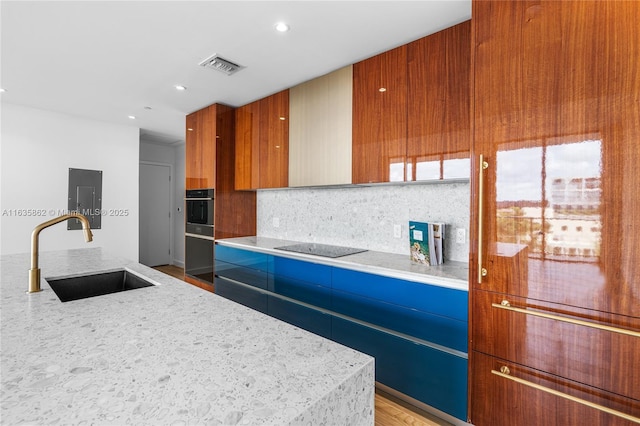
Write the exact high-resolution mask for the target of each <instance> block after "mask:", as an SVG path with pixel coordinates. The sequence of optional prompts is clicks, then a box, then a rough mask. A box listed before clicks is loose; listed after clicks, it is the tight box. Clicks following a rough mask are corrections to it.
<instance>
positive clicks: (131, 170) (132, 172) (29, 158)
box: [0, 103, 139, 261]
mask: <svg viewBox="0 0 640 426" xmlns="http://www.w3.org/2000/svg"><path fill="white" fill-rule="evenodd" d="M1 114H2V131H1V143H2V151H1V152H2V158H1V159H0V162H1V165H2V171H1V175H2V177H1V179H0V182H1V189H2V194H1V197H0V198H1V206H0V209H1V210H2V217H1V221H0V223H1V227H2V234H1V235H2V241H1V244H0V252H1V253H2V254H9V253H21V252H29V250H30V241H31V238H30V237H31V231H32V230H33V228H34V227H35V226H36V225H37V224H39V223H41V222H44V221H46V220H49V219H52V218H53V217H55V216H57V215H58V213H60V212H63V211H66V209H67V198H68V197H67V196H68V185H69V182H68V178H69V168H79V169H89V170H101V171H102V172H103V173H102V209H103V211H105V212H106V214H104V215H103V217H102V229H97V230H95V231H94V232H93V234H94V239H93V242H92V243H85V242H84V238H83V234H82V231H80V230H72V231H69V230H67V226H66V224H65V223H60V224H57V225H53V226H52V227H50V228H47V229H45V230H44V231H42V232H41V234H40V250H41V251H49V250H61V249H70V248H86V247H103V248H104V249H106V250H107V251H109V252H112V253H113V254H115V255H118V256H121V257H124V258H127V259H131V260H136V261H137V259H138V155H139V129H138V128H137V127H131V126H120V125H114V124H109V123H104V122H100V121H94V120H88V119H84V118H80V117H75V116H70V115H66V114H60V113H55V112H51V111H45V110H39V109H34V108H29V107H24V106H19V105H12V104H7V103H3V104H2V111H1ZM27 209H33V211H31V212H30V211H28V210H27ZM114 209H117V210H122V211H124V212H126V215H124V216H116V215H113V214H111V213H109V211H110V210H114Z"/></svg>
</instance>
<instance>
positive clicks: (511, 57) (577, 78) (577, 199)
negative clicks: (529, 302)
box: [472, 1, 640, 318]
mask: <svg viewBox="0 0 640 426" xmlns="http://www.w3.org/2000/svg"><path fill="white" fill-rule="evenodd" d="M638 22H640V2H634V1H631V2H591V1H567V2H555V1H541V2H540V1H536V2H526V1H523V2H502V1H496V2H483V1H479V2H476V3H474V29H475V34H474V37H475V83H474V84H475V89H474V90H475V93H474V103H475V107H474V108H475V134H474V145H475V146H474V154H475V155H483V156H484V160H485V161H486V162H487V163H488V168H487V169H486V170H484V172H483V177H482V184H483V189H484V193H483V194H482V197H479V194H477V193H475V194H474V195H475V196H474V197H473V199H474V206H475V208H474V209H472V210H473V211H472V221H473V222H474V223H475V224H476V225H477V223H478V221H479V217H478V214H477V213H478V212H480V211H481V213H482V222H483V223H482V225H483V233H482V235H481V243H482V255H483V256H482V259H481V262H482V267H484V268H486V270H487V275H486V276H485V277H483V278H482V279H481V280H480V281H481V283H478V282H477V281H478V280H477V279H474V280H473V281H474V286H475V287H476V288H478V289H485V290H491V291H497V292H501V293H508V294H514V295H518V296H522V297H526V298H530V299H537V300H546V301H551V302H556V303H561V304H565V305H570V306H576V307H581V308H587V309H593V310H597V311H602V312H612V313H617V314H621V315H627V316H632V317H636V318H637V317H640V233H639V232H637V228H638V226H639V225H640V197H639V196H638V188H640V173H637V171H636V169H637V165H638V164H639V162H640V149H639V148H638V141H639V140H640V119H639V117H640V102H638V99H639V98H640V73H638V68H640V26H639V25H637V23H638ZM474 166H475V167H474V169H475V173H474V176H473V177H474V182H472V190H473V191H477V190H478V188H479V187H478V184H479V183H480V175H479V172H480V169H479V160H478V157H477V156H474ZM478 200H480V205H478V204H477V203H476V202H477V201H478ZM476 242H477V240H476ZM472 246H473V244H472ZM477 254H478V253H477V252H476V253H474V258H475V259H477ZM473 266H474V270H475V272H477V267H476V265H475V264H474V265H473ZM475 275H477V274H475Z"/></svg>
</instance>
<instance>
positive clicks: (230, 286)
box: [215, 276, 268, 314]
mask: <svg viewBox="0 0 640 426" xmlns="http://www.w3.org/2000/svg"><path fill="white" fill-rule="evenodd" d="M215 289H216V290H215V293H216V294H217V295H218V296H222V297H224V298H226V299H230V300H233V301H234V302H238V303H240V304H242V305H244V306H247V307H249V308H252V309H255V310H256V311H260V312H262V313H265V314H266V313H267V310H268V295H267V294H265V293H264V292H261V291H258V290H256V289H253V288H251V287H249V286H246V285H242V284H238V283H235V282H233V281H229V280H227V279H225V278H222V277H218V276H217V277H216V278H215Z"/></svg>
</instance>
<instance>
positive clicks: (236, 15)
mask: <svg viewBox="0 0 640 426" xmlns="http://www.w3.org/2000/svg"><path fill="white" fill-rule="evenodd" d="M0 14H1V23H2V27H1V50H0V52H1V70H0V87H2V88H3V89H5V90H6V92H4V93H2V95H1V96H2V102H9V103H15V104H21V105H27V106H31V107H35V108H42V109H46V110H50V111H56V112H62V113H67V114H72V115H77V116H82V117H87V118H91V119H98V120H102V121H107V122H111V123H118V124H124V125H131V126H135V127H139V128H140V129H141V134H142V135H143V137H144V138H145V139H153V140H155V141H157V142H162V143H175V142H178V141H183V140H184V117H185V115H186V114H188V113H190V112H193V111H195V110H198V109H200V108H202V107H205V106H207V105H210V104H212V103H225V104H228V105H232V106H240V105H244V104H246V103H249V102H251V101H253V100H256V99H259V98H262V97H264V96H267V95H270V94H272V93H275V92H277V91H279V90H282V89H285V88H288V87H292V86H295V85H296V84H298V83H301V82H304V81H307V80H309V79H312V78H314V77H317V76H320V75H323V74H326V73H328V72H330V71H333V70H335V69H338V68H340V67H342V66H345V65H348V64H352V63H355V62H357V61H360V60H362V59H365V58H368V57H370V56H373V55H375V54H377V53H380V52H383V51H385V50H388V49H390V48H393V47H396V46H399V45H402V44H405V43H407V42H409V41H412V40H415V39H418V38H420V37H423V36H425V35H428V34H431V33H434V32H437V31H439V30H441V29H444V28H446V27H449V26H451V25H454V24H456V23H459V22H462V21H464V20H467V19H470V17H471V0H442V1H302V0H301V1H284V2H276V1H7V0H2V2H1V3H0ZM278 21H286V22H287V23H288V24H289V25H290V26H291V30H290V31H289V32H287V33H277V32H276V31H275V30H274V25H275V24H276V23H277V22H278ZM214 53H217V54H219V55H221V56H223V57H224V58H226V59H229V60H231V61H233V62H236V63H238V64H240V65H243V66H245V67H246V68H245V69H243V70H241V71H239V72H238V73H237V74H235V75H233V76H227V75H225V74H222V73H219V72H216V71H213V70H210V69H205V68H203V67H201V66H199V65H198V64H199V63H200V62H201V61H202V60H204V59H205V58H207V57H209V56H210V55H212V54H214ZM178 84H180V85H184V86H186V87H187V90H186V91H184V92H179V91H177V90H175V89H174V86H175V85H178ZM145 107H151V109H145ZM129 115H134V116H136V117H137V118H136V120H131V119H129V118H127V116H129Z"/></svg>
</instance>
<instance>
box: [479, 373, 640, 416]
mask: <svg viewBox="0 0 640 426" xmlns="http://www.w3.org/2000/svg"><path fill="white" fill-rule="evenodd" d="M491 373H493V374H495V375H496V376H500V377H503V378H505V379H508V380H512V381H514V382H516V383H520V384H522V385H525V386H529V387H531V388H534V389H537V390H540V391H542V392H546V393H550V394H552V395H555V396H559V397H560V398H564V399H568V400H570V401H573V402H577V403H578V404H582V405H586V406H587V407H591V408H595V409H596V410H599V411H604V412H605V413H609V414H612V415H614V416H617V417H621V418H623V419H626V420H629V421H632V422H634V423H640V418H638V417H634V416H632V415H630V414H626V413H623V412H622V411H618V410H614V409H612V408H609V407H605V406H603V405H599V404H596V403H593V402H591V401H587V400H584V399H581V398H577V397H575V396H572V395H569V394H566V393H564V392H559V391H557V390H555V389H551V388H548V387H546V386H542V385H539V384H537V383H533V382H529V381H527V380H524V379H520V378H518V377H514V376H512V375H511V371H510V370H509V367H507V366H506V365H503V366H502V367H501V368H500V371H496V370H491Z"/></svg>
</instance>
